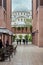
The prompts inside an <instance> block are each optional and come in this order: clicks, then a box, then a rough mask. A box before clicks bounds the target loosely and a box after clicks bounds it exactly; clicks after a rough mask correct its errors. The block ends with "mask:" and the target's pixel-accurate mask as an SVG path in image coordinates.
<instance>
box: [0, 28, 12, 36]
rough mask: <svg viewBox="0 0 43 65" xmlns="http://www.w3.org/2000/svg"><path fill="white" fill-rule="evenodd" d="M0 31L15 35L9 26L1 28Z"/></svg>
mask: <svg viewBox="0 0 43 65" xmlns="http://www.w3.org/2000/svg"><path fill="white" fill-rule="evenodd" d="M0 33H5V34H9V35H13V32H11V31H10V30H8V29H7V28H0Z"/></svg>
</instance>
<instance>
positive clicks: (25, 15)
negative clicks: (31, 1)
mask: <svg viewBox="0 0 43 65" xmlns="http://www.w3.org/2000/svg"><path fill="white" fill-rule="evenodd" d="M29 18H32V11H29V10H28V9H27V8H26V7H25V8H23V7H21V8H15V10H14V11H13V12H12V23H11V24H12V26H19V25H20V26H24V25H26V24H25V21H26V19H29Z"/></svg>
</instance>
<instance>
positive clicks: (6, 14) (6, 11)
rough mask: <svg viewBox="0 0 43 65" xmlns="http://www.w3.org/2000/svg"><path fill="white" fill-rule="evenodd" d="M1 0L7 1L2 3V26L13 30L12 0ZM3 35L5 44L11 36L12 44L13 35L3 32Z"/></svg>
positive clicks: (0, 16)
mask: <svg viewBox="0 0 43 65" xmlns="http://www.w3.org/2000/svg"><path fill="white" fill-rule="evenodd" d="M0 1H4V2H5V1H6V4H5V3H4V4H0V27H2V28H7V29H8V30H10V31H11V0H0ZM0 3H1V2H0ZM3 5H4V6H3ZM5 5H6V6H5ZM1 37H2V42H3V44H4V43H6V40H7V38H9V43H10V44H11V37H12V36H10V35H9V34H2V36H1Z"/></svg>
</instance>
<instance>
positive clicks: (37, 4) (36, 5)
mask: <svg viewBox="0 0 43 65" xmlns="http://www.w3.org/2000/svg"><path fill="white" fill-rule="evenodd" d="M38 3H39V1H38V0H36V9H37V8H38Z"/></svg>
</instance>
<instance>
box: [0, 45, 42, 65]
mask: <svg viewBox="0 0 43 65" xmlns="http://www.w3.org/2000/svg"><path fill="white" fill-rule="evenodd" d="M0 65H43V48H39V47H37V46H34V45H18V47H17V51H16V54H15V55H13V58H12V57H11V61H10V62H9V61H8V60H6V61H5V62H0Z"/></svg>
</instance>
